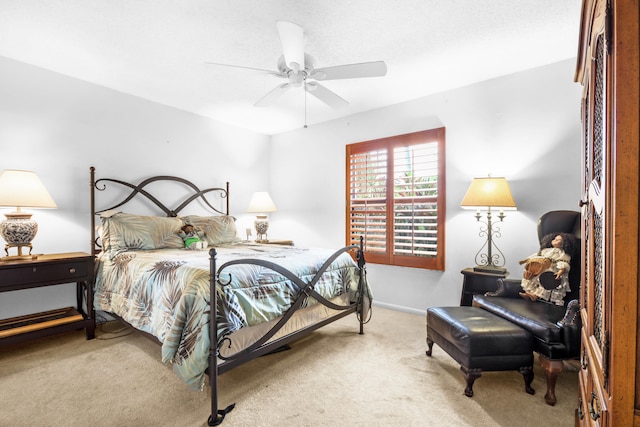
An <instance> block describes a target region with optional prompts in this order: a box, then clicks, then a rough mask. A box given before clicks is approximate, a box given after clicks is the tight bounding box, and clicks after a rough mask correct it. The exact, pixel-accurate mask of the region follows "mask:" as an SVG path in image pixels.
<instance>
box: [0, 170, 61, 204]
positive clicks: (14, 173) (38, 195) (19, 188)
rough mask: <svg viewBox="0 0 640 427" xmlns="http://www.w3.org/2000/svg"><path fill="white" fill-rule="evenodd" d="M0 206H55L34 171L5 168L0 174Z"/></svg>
mask: <svg viewBox="0 0 640 427" xmlns="http://www.w3.org/2000/svg"><path fill="white" fill-rule="evenodd" d="M0 206H11V207H17V208H21V207H23V208H57V207H58V206H57V205H56V202H54V201H53V199H52V198H51V195H50V194H49V192H48V191H47V189H46V188H45V187H44V185H43V184H42V181H40V178H38V175H36V174H35V173H34V172H31V171H23V170H11V169H6V170H4V171H3V172H2V174H0Z"/></svg>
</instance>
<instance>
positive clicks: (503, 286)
mask: <svg viewBox="0 0 640 427" xmlns="http://www.w3.org/2000/svg"><path fill="white" fill-rule="evenodd" d="M520 292H522V286H521V285H520V280H516V279H498V289H496V291H495V292H487V293H485V296H488V297H504V298H520Z"/></svg>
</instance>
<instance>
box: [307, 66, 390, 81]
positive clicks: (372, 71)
mask: <svg viewBox="0 0 640 427" xmlns="http://www.w3.org/2000/svg"><path fill="white" fill-rule="evenodd" d="M386 74H387V64H385V63H384V61H374V62H362V63H360V64H347V65H336V66H335V67H324V68H316V69H315V70H313V72H312V73H311V78H313V79H316V80H320V81H324V80H338V79H356V78H361V77H382V76H384V75H386Z"/></svg>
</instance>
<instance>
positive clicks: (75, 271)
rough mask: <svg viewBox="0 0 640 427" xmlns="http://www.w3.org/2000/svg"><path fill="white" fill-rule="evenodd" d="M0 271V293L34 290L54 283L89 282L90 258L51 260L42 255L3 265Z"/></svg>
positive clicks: (91, 267)
mask: <svg viewBox="0 0 640 427" xmlns="http://www.w3.org/2000/svg"><path fill="white" fill-rule="evenodd" d="M0 268H1V271H0V291H10V290H14V289H25V288H35V287H38V286H44V285H48V284H54V283H71V282H81V281H90V280H91V275H92V271H93V258H92V257H91V256H72V255H70V256H69V257H68V258H58V259H51V256H47V255H44V256H42V257H40V258H38V259H37V260H34V261H24V262H15V263H11V264H4V265H2V266H1V267H0Z"/></svg>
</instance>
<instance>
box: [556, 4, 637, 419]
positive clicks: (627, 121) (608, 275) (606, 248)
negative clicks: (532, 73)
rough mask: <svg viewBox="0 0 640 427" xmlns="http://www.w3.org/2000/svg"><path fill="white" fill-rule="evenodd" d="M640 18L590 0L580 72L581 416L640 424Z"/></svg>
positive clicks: (633, 7) (633, 10) (632, 9)
mask: <svg viewBox="0 0 640 427" xmlns="http://www.w3.org/2000/svg"><path fill="white" fill-rule="evenodd" d="M639 20H640V7H639V0H583V4H582V19H581V29H580V35H579V50H578V61H577V62H578V63H577V69H576V75H575V80H576V81H577V82H580V83H581V84H582V85H583V97H582V113H581V114H582V128H583V132H582V138H583V141H582V144H583V145H582V146H583V159H582V165H583V176H584V180H583V182H582V200H581V201H580V204H581V206H582V222H583V228H582V254H583V264H582V266H583V268H582V285H581V295H580V304H581V316H582V323H583V326H582V349H581V357H580V368H581V369H580V373H579V382H580V386H579V390H580V393H579V396H578V407H577V410H576V425H584V426H613V427H626V426H640V366H639V363H640V346H639V345H640V339H639V334H640V328H639V327H638V322H639V320H640V304H639V302H638V298H639V296H640V292H639V289H640V286H639V285H640V281H639V274H640V269H639V268H638V256H639V254H640V252H639V249H638V247H639V244H640V240H639V238H638V230H639V215H638V208H639V202H640V199H639V188H640V179H639V175H638V168H639V166H640V164H639V160H638V158H639V157H638V154H639V152H640V139H639V134H640V131H639V129H640V125H639V122H640V107H639V104H640V61H639V60H638V57H639V55H640V43H639V38H640V28H639V24H638V21H639ZM550 102H553V101H552V100H550Z"/></svg>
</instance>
